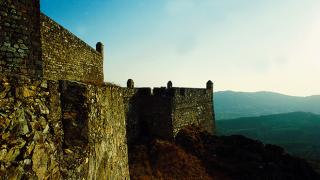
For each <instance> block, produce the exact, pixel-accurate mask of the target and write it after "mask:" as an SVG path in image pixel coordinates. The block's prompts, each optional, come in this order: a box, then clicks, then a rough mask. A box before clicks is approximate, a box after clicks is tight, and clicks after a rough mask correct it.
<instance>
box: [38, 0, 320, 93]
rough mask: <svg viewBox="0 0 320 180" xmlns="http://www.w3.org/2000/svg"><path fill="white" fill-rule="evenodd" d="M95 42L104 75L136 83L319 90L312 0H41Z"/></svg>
mask: <svg viewBox="0 0 320 180" xmlns="http://www.w3.org/2000/svg"><path fill="white" fill-rule="evenodd" d="M41 9H42V11H43V12H44V13H45V14H47V15H48V16H50V17H51V18H53V19H54V20H56V21H57V22H58V23H60V24H61V25H63V26H64V27H66V28H67V29H69V30H70V31H72V32H73V33H74V34H76V35H77V36H79V37H80V38H81V39H83V40H84V41H85V42H87V43H88V44H90V45H91V46H94V45H95V43H96V42H97V41H102V42H103V43H104V44H105V51H106V54H105V57H106V58H105V62H104V74H105V80H106V81H109V82H114V83H117V84H120V85H123V86H124V85H125V83H126V80H127V79H128V78H132V79H134V81H135V84H136V85H137V86H151V87H154V86H165V85H166V83H167V81H168V80H171V81H173V84H174V86H185V87H205V83H206V81H207V80H208V79H211V80H213V81H214V83H215V90H216V91H217V90H228V89H230V90H235V91H260V90H266V91H276V92H280V93H285V94H289V95H300V96H307V95H312V94H320V84H319V83H318V82H319V80H318V79H319V77H320V1H318V0H68V1H66V0H42V1H41Z"/></svg>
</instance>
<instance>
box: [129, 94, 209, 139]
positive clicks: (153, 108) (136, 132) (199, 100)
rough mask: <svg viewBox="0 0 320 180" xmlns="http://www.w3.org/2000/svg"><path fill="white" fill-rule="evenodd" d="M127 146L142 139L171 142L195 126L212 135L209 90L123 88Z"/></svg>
mask: <svg viewBox="0 0 320 180" xmlns="http://www.w3.org/2000/svg"><path fill="white" fill-rule="evenodd" d="M123 94H124V97H125V98H124V104H125V112H126V121H127V135H128V143H129V145H130V144H131V143H135V142H136V141H138V140H139V139H141V138H142V139H143V138H144V137H151V138H152V137H153V138H160V139H167V140H173V139H174V137H175V135H176V134H177V133H178V132H179V130H180V129H181V128H183V127H185V126H189V125H195V126H200V127H201V128H203V129H205V130H207V131H208V132H210V133H215V120H214V111H213V92H212V89H204V88H203V89H197V88H154V89H153V90H152V89H151V88H123Z"/></svg>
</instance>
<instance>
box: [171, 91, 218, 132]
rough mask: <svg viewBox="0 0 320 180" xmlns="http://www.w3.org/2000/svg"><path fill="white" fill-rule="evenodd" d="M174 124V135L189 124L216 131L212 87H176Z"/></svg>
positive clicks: (173, 111) (173, 109) (173, 112)
mask: <svg viewBox="0 0 320 180" xmlns="http://www.w3.org/2000/svg"><path fill="white" fill-rule="evenodd" d="M173 91H174V97H173V108H172V114H173V116H172V124H173V129H174V132H173V133H174V136H176V135H177V133H178V132H179V130H180V129H182V128H183V127H185V126H188V125H195V126H199V127H201V128H202V129H205V130H207V131H208V132H211V133H215V121H214V111H213V97H212V96H213V92H212V89H196V88H174V89H173Z"/></svg>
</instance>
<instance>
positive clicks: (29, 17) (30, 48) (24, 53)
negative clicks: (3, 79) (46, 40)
mask: <svg viewBox="0 0 320 180" xmlns="http://www.w3.org/2000/svg"><path fill="white" fill-rule="evenodd" d="M39 7H40V5H39V0H24V1H13V0H3V1H0V74H2V75H9V74H20V75H29V76H33V77H40V76H42V74H43V73H42V61H41V41H40V19H39V17H40V8H39Z"/></svg>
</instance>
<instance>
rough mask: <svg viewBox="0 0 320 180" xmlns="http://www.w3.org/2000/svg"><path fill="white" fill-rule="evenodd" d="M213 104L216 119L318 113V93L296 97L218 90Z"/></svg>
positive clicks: (319, 109)
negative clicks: (298, 112)
mask: <svg viewBox="0 0 320 180" xmlns="http://www.w3.org/2000/svg"><path fill="white" fill-rule="evenodd" d="M214 105H215V116H216V119H217V120H223V119H233V118H239V117H252V116H261V115H270V114H280V113H289V112H296V111H303V112H312V113H315V114H320V95H317V96H308V97H296V96H287V95H283V94H279V93H273V92H254V93H249V92H234V91H220V92H216V93H214Z"/></svg>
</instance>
